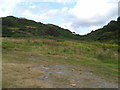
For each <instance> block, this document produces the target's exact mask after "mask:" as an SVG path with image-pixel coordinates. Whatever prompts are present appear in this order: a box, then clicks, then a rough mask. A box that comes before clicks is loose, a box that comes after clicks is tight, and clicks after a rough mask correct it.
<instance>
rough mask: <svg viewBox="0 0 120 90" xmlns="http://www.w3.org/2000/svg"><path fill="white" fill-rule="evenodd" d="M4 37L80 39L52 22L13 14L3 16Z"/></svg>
mask: <svg viewBox="0 0 120 90" xmlns="http://www.w3.org/2000/svg"><path fill="white" fill-rule="evenodd" d="M2 22H3V23H2V25H3V32H2V36H3V37H46V36H47V37H56V38H57V37H58V38H68V39H78V38H79V37H78V36H75V35H73V34H72V32H70V31H69V30H66V29H63V28H60V27H58V26H56V25H52V24H43V23H41V22H35V21H32V20H27V19H25V18H16V17H13V16H8V17H3V18H2Z"/></svg>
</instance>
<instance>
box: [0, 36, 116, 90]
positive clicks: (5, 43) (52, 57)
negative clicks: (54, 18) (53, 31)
mask: <svg viewBox="0 0 120 90" xmlns="http://www.w3.org/2000/svg"><path fill="white" fill-rule="evenodd" d="M117 51H118V45H117V44H107V43H100V42H85V41H77V40H76V41H74V40H63V39H44V38H2V57H3V59H2V62H3V81H2V83H3V88H20V87H23V88H24V87H28V88H38V87H39V88H41V87H43V88H50V87H65V86H66V87H69V86H67V85H71V83H73V82H74V83H76V86H75V87H79V88H80V87H82V88H84V87H87V85H89V83H90V82H91V83H92V81H91V79H90V80H87V79H84V85H82V86H81V85H79V83H77V82H76V81H75V80H74V81H72V80H71V79H70V80H69V79H68V78H67V77H66V78H65V77H62V76H59V75H57V74H52V75H51V77H52V78H53V79H52V80H53V82H55V83H53V82H52V84H51V83H50V82H47V81H46V80H42V79H37V78H36V77H37V76H38V75H44V74H45V71H44V70H41V69H40V70H29V68H30V67H36V66H39V65H46V67H52V66H54V65H58V64H59V65H63V67H64V66H70V67H71V68H69V69H70V70H71V71H73V72H75V73H77V72H78V71H80V70H81V71H83V72H90V73H92V74H93V75H94V76H96V77H99V78H101V79H102V80H105V81H107V82H109V83H114V84H117V82H118V52H117ZM68 74H69V73H68ZM71 74H72V73H71ZM76 75H77V74H76ZM49 76H50V75H49ZM69 76H70V75H68V77H69ZM55 77H56V79H55ZM76 77H77V76H76ZM88 77H89V76H88ZM86 78H87V77H86ZM50 80H51V78H50ZM85 80H86V82H85ZM87 82H89V83H88V84H87ZM96 82H97V81H96ZM85 84H86V86H85ZM73 86H74V85H73ZM70 87H71V86H70ZM88 87H97V85H96V86H94V85H93V86H88ZM101 87H102V86H101ZM106 87H107V86H106ZM111 87H112V86H111ZM113 87H114V86H113Z"/></svg>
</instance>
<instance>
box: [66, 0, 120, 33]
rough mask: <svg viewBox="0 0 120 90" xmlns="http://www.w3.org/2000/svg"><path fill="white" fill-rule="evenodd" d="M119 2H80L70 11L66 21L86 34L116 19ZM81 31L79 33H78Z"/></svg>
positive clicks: (86, 0) (85, 0) (83, 0)
mask: <svg viewBox="0 0 120 90" xmlns="http://www.w3.org/2000/svg"><path fill="white" fill-rule="evenodd" d="M118 1H119V0H114V1H113V0H78V1H77V3H76V5H75V6H74V7H73V8H70V9H69V10H68V14H67V16H66V18H65V21H68V22H71V26H70V27H72V29H74V30H76V32H79V33H80V32H81V33H80V34H85V31H83V30H86V33H87V32H89V31H92V30H93V29H98V28H99V27H100V26H102V25H104V24H106V23H108V22H109V21H110V20H111V19H115V18H116V17H117V15H118V14H117V13H118V7H117V6H118V5H117V4H118ZM78 30H79V31H78Z"/></svg>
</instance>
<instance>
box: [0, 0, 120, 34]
mask: <svg viewBox="0 0 120 90" xmlns="http://www.w3.org/2000/svg"><path fill="white" fill-rule="evenodd" d="M118 1H119V0H0V17H5V16H9V15H13V16H16V17H24V18H27V19H31V20H35V21H37V22H42V23H45V24H47V23H51V24H55V25H58V26H60V27H62V28H65V29H69V30H71V31H72V32H76V33H77V34H80V35H84V34H87V33H89V32H91V31H92V30H96V29H98V28H100V27H103V26H104V25H106V24H107V23H108V22H109V21H110V20H116V19H117V17H118Z"/></svg>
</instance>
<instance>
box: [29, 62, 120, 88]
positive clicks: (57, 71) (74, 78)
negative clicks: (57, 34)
mask: <svg viewBox="0 0 120 90" xmlns="http://www.w3.org/2000/svg"><path fill="white" fill-rule="evenodd" d="M29 70H31V71H32V70H38V71H43V72H44V73H43V74H40V75H38V76H36V78H37V79H39V80H42V81H44V82H47V83H48V84H49V85H50V86H52V87H54V88H117V87H118V85H117V83H110V82H107V81H105V80H102V79H101V78H99V77H97V76H95V75H94V74H93V73H91V72H85V71H84V70H76V69H75V67H73V66H71V65H63V64H54V65H49V66H46V65H44V64H41V65H38V66H35V67H29Z"/></svg>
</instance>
